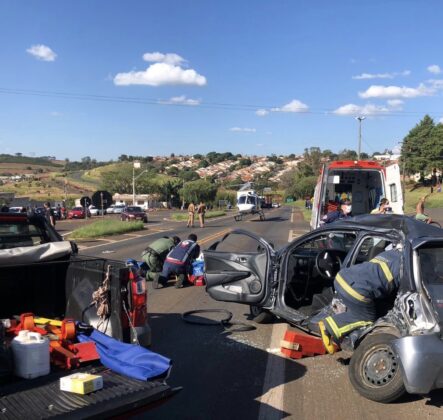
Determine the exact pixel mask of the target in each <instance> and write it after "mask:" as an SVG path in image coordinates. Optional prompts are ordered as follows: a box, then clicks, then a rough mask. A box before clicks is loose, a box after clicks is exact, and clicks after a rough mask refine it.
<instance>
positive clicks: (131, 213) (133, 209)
mask: <svg viewBox="0 0 443 420" xmlns="http://www.w3.org/2000/svg"><path fill="white" fill-rule="evenodd" d="M120 220H122V221H130V220H141V221H142V222H143V223H148V215H147V214H146V213H145V212H144V211H143V209H142V208H141V207H138V206H128V207H125V208H124V210H123V212H122V214H121V216H120Z"/></svg>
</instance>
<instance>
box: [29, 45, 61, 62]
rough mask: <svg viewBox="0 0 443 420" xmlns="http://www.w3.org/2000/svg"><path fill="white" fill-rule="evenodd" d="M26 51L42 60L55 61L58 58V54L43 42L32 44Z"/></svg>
mask: <svg viewBox="0 0 443 420" xmlns="http://www.w3.org/2000/svg"><path fill="white" fill-rule="evenodd" d="M26 52H28V53H29V54H31V55H32V56H33V57H35V58H36V59H37V60H42V61H54V60H55V59H56V58H57V54H56V53H55V52H54V51H52V50H51V48H49V47H48V46H47V45H43V44H37V45H32V46H31V48H28V49H27V50H26Z"/></svg>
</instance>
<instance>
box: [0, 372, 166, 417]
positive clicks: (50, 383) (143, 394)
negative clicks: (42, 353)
mask: <svg viewBox="0 0 443 420" xmlns="http://www.w3.org/2000/svg"><path fill="white" fill-rule="evenodd" d="M75 372H86V373H93V374H98V375H102V376H103V389H101V390H99V391H96V392H93V393H91V394H88V395H79V394H74V393H70V392H65V391H60V383H59V379H60V377H62V376H66V375H69V374H72V373H73V372H72V371H71V372H67V371H64V372H58V373H53V374H50V375H48V376H43V377H40V378H35V379H31V380H26V381H20V382H17V383H15V384H14V383H11V384H8V385H6V386H3V387H0V419H27V420H29V419H34V418H40V419H45V418H63V419H86V418H106V417H113V416H118V415H121V414H123V413H127V412H130V411H132V410H136V409H139V408H140V407H143V406H146V405H148V404H151V403H153V402H156V401H159V400H160V399H163V398H165V397H168V396H171V395H172V394H173V393H174V391H173V390H172V389H171V388H170V387H169V386H168V385H166V384H165V383H163V382H162V381H147V382H144V381H138V380H135V379H131V378H127V377H124V376H121V375H119V374H117V373H114V372H112V371H110V370H109V369H107V368H105V367H98V368H88V369H81V370H77V371H75Z"/></svg>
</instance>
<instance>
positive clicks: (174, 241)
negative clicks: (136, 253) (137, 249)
mask: <svg viewBox="0 0 443 420" xmlns="http://www.w3.org/2000/svg"><path fill="white" fill-rule="evenodd" d="M179 243H180V238H179V237H178V236H173V237H168V236H164V237H162V238H159V239H157V240H155V241H154V242H152V243H151V244H149V245H148V246H147V247H146V248H145V250H144V251H143V252H142V259H143V261H144V262H145V263H146V264H147V265H148V267H149V271H148V272H147V273H146V280H151V281H152V280H154V278H155V276H156V275H159V274H160V273H161V272H162V270H163V263H164V262H165V258H166V255H168V253H169V251H170V250H171V249H172V248H174V247H175V246H176V245H178V244H179Z"/></svg>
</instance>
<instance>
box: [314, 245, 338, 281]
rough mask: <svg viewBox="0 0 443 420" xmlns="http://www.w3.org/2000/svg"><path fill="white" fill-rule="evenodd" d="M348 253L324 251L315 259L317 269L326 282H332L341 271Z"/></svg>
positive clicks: (334, 250) (332, 250) (333, 250)
mask: <svg viewBox="0 0 443 420" xmlns="http://www.w3.org/2000/svg"><path fill="white" fill-rule="evenodd" d="M345 255H346V253H345V252H343V251H339V250H336V249H324V250H323V251H321V252H320V253H319V254H318V255H317V257H316V258H315V268H316V269H317V271H318V272H319V274H320V275H321V276H322V277H323V278H324V279H326V280H332V279H334V278H335V276H336V274H337V273H338V272H339V271H340V268H341V264H342V260H343V259H344V257H345Z"/></svg>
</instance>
